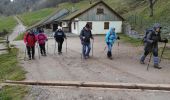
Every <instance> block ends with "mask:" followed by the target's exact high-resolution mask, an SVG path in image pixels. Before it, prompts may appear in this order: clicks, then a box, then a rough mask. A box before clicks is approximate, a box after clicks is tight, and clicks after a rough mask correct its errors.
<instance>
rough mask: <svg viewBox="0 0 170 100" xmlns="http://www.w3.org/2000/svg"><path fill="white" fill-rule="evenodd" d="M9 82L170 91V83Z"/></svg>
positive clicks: (16, 82)
mask: <svg viewBox="0 0 170 100" xmlns="http://www.w3.org/2000/svg"><path fill="white" fill-rule="evenodd" d="M5 83H8V84H21V85H40V86H70V87H71V86H75V87H94V88H119V89H142V90H163V91H170V84H138V83H107V82H79V81H6V82H5Z"/></svg>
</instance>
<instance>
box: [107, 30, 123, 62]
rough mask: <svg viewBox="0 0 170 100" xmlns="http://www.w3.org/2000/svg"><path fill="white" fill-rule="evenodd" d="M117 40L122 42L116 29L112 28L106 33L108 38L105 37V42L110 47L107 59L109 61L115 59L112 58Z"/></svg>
mask: <svg viewBox="0 0 170 100" xmlns="http://www.w3.org/2000/svg"><path fill="white" fill-rule="evenodd" d="M117 39H118V40H120V37H119V36H117V35H116V32H115V28H110V29H109V31H108V32H107V33H106V37H105V41H106V44H107V47H108V51H107V57H108V58H109V59H113V58H112V47H113V44H114V43H115V42H116V40H117Z"/></svg>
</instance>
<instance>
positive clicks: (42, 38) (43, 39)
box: [37, 29, 48, 56]
mask: <svg viewBox="0 0 170 100" xmlns="http://www.w3.org/2000/svg"><path fill="white" fill-rule="evenodd" d="M37 40H38V44H39V46H40V51H41V55H42V56H46V50H45V43H46V41H48V39H47V36H46V35H45V34H44V31H43V30H42V29H41V30H39V34H38V35H37Z"/></svg>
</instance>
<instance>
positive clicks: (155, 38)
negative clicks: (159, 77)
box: [140, 23, 168, 69]
mask: <svg viewBox="0 0 170 100" xmlns="http://www.w3.org/2000/svg"><path fill="white" fill-rule="evenodd" d="M161 28H162V27H161V26H160V24H159V23H156V24H154V26H153V28H152V29H149V30H148V32H146V34H145V36H144V54H143V55H142V57H141V59H140V63H141V64H145V63H144V61H145V58H146V56H147V55H148V54H149V53H150V52H152V53H153V56H154V57H153V61H154V67H155V68H157V69H161V67H160V66H159V57H158V42H164V43H168V39H166V38H165V39H161V35H160V33H161Z"/></svg>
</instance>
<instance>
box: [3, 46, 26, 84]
mask: <svg viewBox="0 0 170 100" xmlns="http://www.w3.org/2000/svg"><path fill="white" fill-rule="evenodd" d="M17 55H18V49H16V48H13V49H11V50H10V52H9V53H7V54H2V55H0V81H1V82H2V81H4V80H17V81H18V80H23V79H25V73H26V72H25V71H24V70H23V69H22V67H21V66H19V64H18V59H17Z"/></svg>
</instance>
